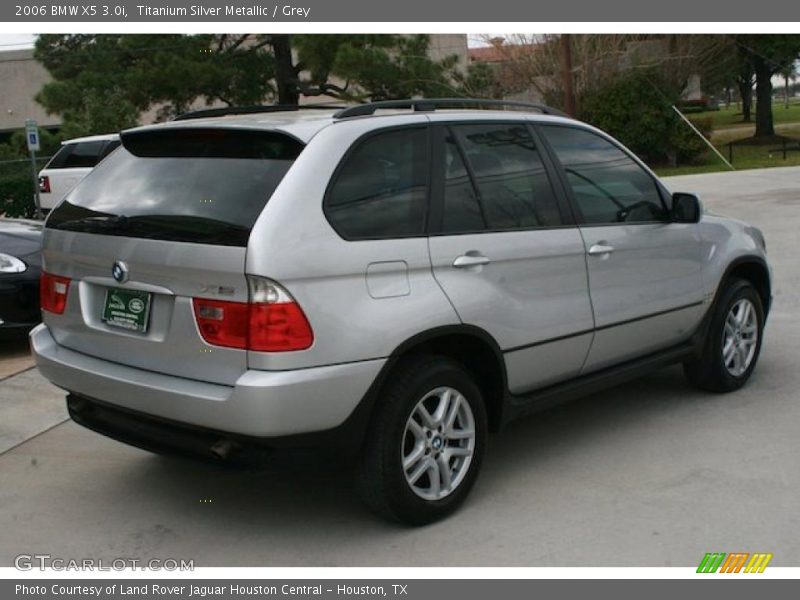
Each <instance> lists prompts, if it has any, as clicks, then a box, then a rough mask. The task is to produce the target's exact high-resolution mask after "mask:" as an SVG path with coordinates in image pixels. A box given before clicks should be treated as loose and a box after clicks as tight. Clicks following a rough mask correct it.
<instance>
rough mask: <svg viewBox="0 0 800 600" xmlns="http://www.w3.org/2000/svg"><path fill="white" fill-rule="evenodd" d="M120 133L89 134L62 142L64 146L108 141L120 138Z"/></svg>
mask: <svg viewBox="0 0 800 600" xmlns="http://www.w3.org/2000/svg"><path fill="white" fill-rule="evenodd" d="M118 139H119V134H118V133H103V134H98V135H87V136H84V137H79V138H72V139H71V140H64V141H63V142H61V145H62V146H65V145H67V144H80V143H82V142H106V141H111V140H118Z"/></svg>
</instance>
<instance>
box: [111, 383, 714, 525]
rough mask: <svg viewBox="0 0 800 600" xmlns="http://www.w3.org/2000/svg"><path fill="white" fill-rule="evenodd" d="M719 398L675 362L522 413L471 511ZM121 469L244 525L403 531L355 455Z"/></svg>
mask: <svg viewBox="0 0 800 600" xmlns="http://www.w3.org/2000/svg"><path fill="white" fill-rule="evenodd" d="M717 398H718V397H717V396H714V395H708V394H703V393H702V392H698V391H696V390H694V389H693V388H691V387H690V386H689V385H688V384H687V383H686V382H685V380H684V379H683V377H682V375H681V373H680V370H679V369H677V368H676V369H667V370H664V371H662V372H659V373H655V374H652V375H650V376H648V377H645V378H642V379H640V380H638V381H635V382H631V383H628V384H624V385H620V386H617V387H615V388H613V389H609V390H606V391H603V392H600V393H597V394H593V395H591V396H588V397H585V398H583V399H580V400H577V401H574V402H571V403H569V404H565V405H562V406H558V407H554V408H551V409H549V410H546V411H542V412H540V413H536V414H534V415H531V416H529V417H526V418H524V419H521V420H520V421H517V422H515V423H513V424H511V425H510V426H508V427H507V428H506V429H505V430H504V431H502V432H501V433H500V434H497V435H492V436H491V438H490V447H489V452H488V454H487V457H486V460H485V463H484V465H483V471H482V474H481V479H480V481H479V484H478V485H477V486H476V489H475V490H474V494H473V498H472V500H471V501H470V502H469V503H468V505H467V507H465V508H470V509H471V508H477V507H479V506H480V504H481V502H482V501H484V500H486V499H487V497H488V496H487V494H488V493H489V491H490V490H491V489H492V488H493V487H494V486H508V485H512V484H513V482H514V481H515V480H517V479H518V478H519V476H520V474H521V473H527V474H530V473H531V472H534V473H535V471H536V469H538V468H547V463H548V461H549V460H551V459H552V458H554V457H556V456H558V455H560V454H562V453H563V452H565V451H566V452H570V453H581V452H590V453H594V452H600V451H602V446H603V443H604V440H605V438H606V437H607V436H608V435H610V434H611V435H614V436H619V437H622V436H625V435H626V428H629V427H630V428H631V429H632V430H635V429H638V428H639V427H640V425H641V423H642V422H643V421H647V422H652V421H653V420H658V419H659V418H662V417H664V418H668V417H669V414H670V413H671V412H672V411H674V410H675V409H676V407H681V406H684V407H685V406H686V405H695V404H697V403H698V402H701V403H702V402H708V401H710V402H716V401H717ZM120 476H121V477H124V478H125V479H126V481H127V483H128V484H130V483H131V481H134V482H135V481H136V480H137V479H139V480H141V485H142V486H145V485H146V486H147V488H149V489H150V490H151V494H152V495H153V496H157V497H158V500H159V502H162V503H164V504H166V505H172V507H173V508H174V509H175V510H182V507H184V508H185V507H186V506H187V497H188V498H193V499H196V504H197V507H195V508H198V509H201V510H205V511H206V512H208V513H209V517H211V515H212V514H213V518H214V519H216V520H219V521H221V522H224V523H225V526H226V527H233V528H242V531H248V530H249V531H253V530H262V531H263V530H266V529H269V530H270V531H272V532H273V533H274V534H275V535H280V532H281V531H287V532H288V531H296V530H297V529H298V527H299V528H301V529H305V528H309V527H331V526H332V525H333V524H336V523H340V524H341V523H346V522H349V523H352V522H354V521H357V522H360V523H361V524H362V525H368V529H376V530H383V531H385V530H386V529H387V528H389V529H392V528H394V529H397V528H400V529H404V528H402V527H401V526H396V525H392V524H390V523H385V522H383V521H382V520H380V519H378V518H376V517H373V516H371V515H370V513H368V512H367V511H365V509H364V507H363V506H362V505H361V503H360V501H359V500H358V498H357V496H356V494H355V491H354V489H353V484H352V480H353V478H352V461H351V460H350V459H349V458H348V457H347V456H344V455H339V454H336V453H331V452H319V451H309V452H296V451H293V452H290V451H279V452H276V453H275V454H274V455H272V456H271V457H270V458H269V460H268V461H267V462H266V463H265V464H263V465H262V466H260V467H257V468H254V467H249V468H245V467H235V468H231V467H228V466H225V465H215V464H210V463H203V462H197V461H192V460H187V459H181V458H171V457H158V456H153V455H148V456H146V457H144V459H143V460H140V461H134V462H133V463H131V464H130V468H128V469H125V472H124V474H122V473H120ZM454 518H458V514H457V515H456V516H455V517H454ZM433 527H436V525H434V526H433Z"/></svg>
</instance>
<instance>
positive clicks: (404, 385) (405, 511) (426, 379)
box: [356, 356, 487, 525]
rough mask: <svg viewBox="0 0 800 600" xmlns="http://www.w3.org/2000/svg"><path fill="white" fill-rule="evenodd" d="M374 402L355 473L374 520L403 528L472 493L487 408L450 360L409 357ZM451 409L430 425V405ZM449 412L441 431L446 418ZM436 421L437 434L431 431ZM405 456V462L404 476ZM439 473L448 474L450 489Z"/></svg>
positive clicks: (446, 510)
mask: <svg viewBox="0 0 800 600" xmlns="http://www.w3.org/2000/svg"><path fill="white" fill-rule="evenodd" d="M376 402H377V404H376V409H375V411H376V412H375V414H374V415H373V418H372V419H371V421H370V425H369V430H368V431H367V434H366V436H365V442H364V447H363V449H362V453H361V455H360V457H359V463H358V467H357V474H356V475H357V480H356V484H357V488H358V490H359V493H360V495H361V497H362V498H363V500H364V501H365V502H366V504H367V505H368V506H369V507H370V508H371V509H372V510H373V511H374V512H376V513H377V514H378V515H380V516H382V517H385V518H388V519H390V520H394V521H399V522H401V523H404V524H407V525H424V524H427V523H431V522H433V521H437V520H439V519H442V518H444V517H445V516H447V515H449V514H451V513H452V512H453V511H455V510H456V509H457V508H458V507H459V505H460V504H461V503H462V502H463V501H464V499H465V498H466V497H467V495H468V494H469V492H470V490H471V489H472V486H473V484H474V483H475V479H476V478H477V476H478V472H479V471H480V467H481V463H482V460H483V455H484V452H485V449H486V438H487V418H486V408H485V405H484V401H483V397H482V395H481V392H480V389H479V388H478V386H477V385H476V384H475V382H474V380H473V379H472V377H471V376H470V375H469V373H468V372H467V371H466V370H465V369H464V367H463V366H462V365H461V364H459V363H458V362H456V361H454V360H451V359H449V358H446V357H441V356H424V357H416V358H414V359H411V360H408V361H404V362H403V363H401V364H400V365H398V367H397V368H396V370H395V371H394V372H393V373H392V374H391V375H390V378H389V380H388V381H387V382H386V384H385V385H384V386H383V388H382V390H381V393H380V396H379V397H378V399H377V401H376ZM454 405H457V407H458V408H457V410H456V412H455V413H452V412H450V410H447V411H444V413H445V416H444V417H443V418H442V419H441V420H436V417H437V411H436V408H440V409H441V407H442V406H446V407H447V408H448V409H452V408H453V406H454ZM420 407H422V409H424V412H423V411H422V410H421V409H420ZM426 413H427V415H430V418H431V420H428V421H427V422H426V419H425V418H424V415H425V414H426ZM453 415H456V416H455V418H454V419H453V425H452V427H450V428H448V427H447V423H446V421H447V416H450V417H453ZM411 421H413V422H414V423H415V425H413V424H411ZM437 424H440V425H442V427H443V429H442V430H439V429H437V428H436V427H433V425H437ZM470 425H472V431H473V432H474V434H473V435H472V436H471V437H470V436H469V431H470ZM440 431H441V433H439V432H440ZM437 440H438V442H437ZM414 458H416V460H414V461H413V462H412V459H414ZM404 459H406V460H408V461H409V464H410V465H411V466H409V468H408V470H407V471H406V470H404V468H403V460H404ZM431 463H435V465H436V466H434V465H432V464H431ZM445 465H447V466H448V467H449V468H446V467H445ZM437 466H438V468H437ZM445 469H446V470H445ZM418 471H421V472H422V474H421V475H420V474H419V472H418ZM407 473H408V475H407ZM437 473H438V476H437ZM444 473H447V474H448V475H450V484H451V485H450V486H449V488H448V485H447V479H446V477H445V476H444V475H443V474H444ZM414 475H418V478H417V479H416V480H415V481H414V482H413V483H412V482H411V479H413V476H414ZM436 479H438V482H439V490H438V491H437V490H436V484H435V480H436Z"/></svg>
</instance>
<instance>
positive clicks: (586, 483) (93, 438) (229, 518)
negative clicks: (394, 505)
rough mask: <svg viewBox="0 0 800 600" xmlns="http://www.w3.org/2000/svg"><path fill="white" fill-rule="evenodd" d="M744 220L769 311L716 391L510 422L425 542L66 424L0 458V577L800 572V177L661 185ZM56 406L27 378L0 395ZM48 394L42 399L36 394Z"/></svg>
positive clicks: (259, 475)
mask: <svg viewBox="0 0 800 600" xmlns="http://www.w3.org/2000/svg"><path fill="white" fill-rule="evenodd" d="M667 185H668V186H669V187H670V188H671V189H673V190H674V191H695V192H698V193H700V195H701V196H702V197H703V199H704V202H705V204H706V206H707V207H708V208H709V209H711V210H714V211H715V212H720V213H723V214H728V215H731V216H736V217H740V218H743V219H746V220H749V221H751V222H752V223H754V224H755V225H757V226H759V227H761V228H762V229H763V230H764V232H765V235H766V238H767V244H768V248H769V254H770V260H771V262H772V264H773V266H774V269H775V277H776V281H775V290H774V292H775V302H774V307H773V310H772V313H771V316H770V323H769V325H768V329H767V331H766V338H765V343H764V347H763V351H762V356H761V360H760V364H759V367H758V369H757V370H756V372H755V374H754V376H753V378H752V380H751V382H750V383H749V385H748V386H746V387H745V388H744V389H743V390H741V391H739V392H737V393H735V394H731V395H725V396H720V395H710V394H705V393H701V392H698V391H696V390H694V389H693V388H691V387H689V386H688V384H687V383H686V382H685V381H684V379H683V377H682V375H681V373H680V369H678V368H672V369H667V370H664V371H662V372H659V373H656V374H654V375H651V376H649V377H647V378H644V379H642V380H639V381H636V382H633V383H630V384H627V385H624V386H620V387H618V388H615V389H612V390H609V391H606V392H603V393H601V394H596V395H593V396H591V397H587V398H584V399H582V400H579V401H577V402H575V403H572V404H570V405H567V406H563V407H560V408H557V409H554V410H552V411H549V412H546V413H542V414H539V415H536V416H535V417H532V418H530V419H527V420H525V421H521V422H518V423H516V424H514V425H512V426H511V427H510V428H509V429H508V430H507V431H505V432H503V433H502V434H501V435H499V436H495V437H494V438H493V439H492V440H491V446H490V448H489V453H488V457H487V460H486V462H485V464H484V468H483V473H482V475H481V478H480V480H479V482H478V485H477V486H476V488H475V490H474V492H473V495H472V497H471V498H470V499H469V501H468V502H467V504H466V505H465V506H464V508H463V509H462V510H461V511H460V512H458V513H457V514H456V515H454V516H453V517H452V518H450V519H448V520H447V521H445V522H442V523H437V524H434V525H432V526H429V527H426V528H422V529H407V528H402V527H397V526H394V525H391V524H387V523H384V522H382V521H380V520H378V519H376V518H374V517H372V516H371V515H370V514H369V513H367V512H366V511H365V510H363V509H362V507H361V506H360V504H359V503H358V501H357V499H356V498H355V496H354V493H353V491H352V488H351V485H350V477H349V473H348V472H347V471H346V470H345V469H343V468H341V467H337V466H329V465H328V464H327V463H325V462H323V461H319V460H317V461H314V460H306V461H303V462H302V464H298V463H296V462H294V461H293V459H291V458H284V459H280V460H278V461H276V462H275V464H273V465H271V466H270V467H268V468H266V469H263V470H260V471H242V470H227V469H222V468H218V467H214V466H209V465H203V464H196V463H192V462H184V461H180V460H172V459H165V458H160V457H156V456H153V455H150V454H148V453H146V452H142V451H139V450H136V449H133V448H129V447H127V446H124V445H122V444H118V443H116V442H113V441H111V440H108V439H105V438H103V437H101V436H98V435H96V434H93V433H91V432H89V431H86V430H84V429H82V428H80V427H78V426H77V425H75V424H74V423H72V422H66V423H64V424H62V425H59V426H57V427H54V428H52V429H49V430H47V431H46V432H45V433H42V434H40V435H38V436H36V437H33V438H32V439H30V440H29V441H27V442H24V443H21V444H17V445H15V446H14V447H13V448H12V449H11V450H8V451H6V452H5V453H3V454H0V482H2V484H1V485H0V532H2V534H0V565H9V564H10V563H11V562H12V561H13V557H14V556H15V555H17V554H20V553H34V552H46V553H50V554H52V555H54V556H60V557H65V558H80V557H84V556H86V557H102V558H106V559H111V558H114V557H138V558H151V557H159V558H166V557H176V558H192V559H194V560H195V563H196V565H197V566H470V565H475V566H490V565H491V566H504V565H508V566H576V565H579V566H694V565H697V564H698V562H699V561H700V559H701V558H702V557H703V555H704V553H706V552H710V551H727V552H730V551H745V552H748V551H749V552H754V551H759V552H772V553H773V554H774V555H775V557H774V559H773V562H772V565H775V566H798V565H800V535H798V533H800V503H798V498H799V497H800V461H798V455H800V436H799V435H798V431H799V430H800V403H799V402H798V398H799V397H800V392H798V390H800V369H798V356H800V318H798V314H799V313H798V311H800V292H798V290H799V289H800V264H798V260H797V256H796V254H795V247H796V243H797V230H798V228H800V168H786V169H771V170H762V171H751V172H737V173H726V174H711V175H690V176H683V177H676V178H672V179H670V180H667ZM12 388H13V389H17V390H22V394H23V395H24V394H25V393H27V397H28V398H29V399H30V400H31V401H33V400H34V399H35V398H39V397H40V396H41V398H46V399H44V400H42V401H43V402H45V403H47V402H50V403H52V405H53V406H55V404H57V403H60V402H61V400H60V397H59V396H58V392H55V391H53V390H47V386H46V384H43V383H42V382H41V380H40V378H38V376H37V375H36V374H35V371H26V372H24V373H23V374H21V375H19V376H17V377H13V378H11V379H7V380H5V381H2V382H0V399H2V401H3V402H6V401H7V398H8V397H9V394H10V392H9V391H8V390H10V389H12ZM51 394H52V395H51Z"/></svg>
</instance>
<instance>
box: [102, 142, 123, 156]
mask: <svg viewBox="0 0 800 600" xmlns="http://www.w3.org/2000/svg"><path fill="white" fill-rule="evenodd" d="M121 144H122V142H121V141H120V140H110V141H109V142H108V143H106V145H105V148H103V152H102V154H100V160H103V159H104V158H105V157H106V156H108V155H109V154H111V153H112V152H113V151H114V150H116V149H117V148H119V147H120V145H121Z"/></svg>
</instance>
